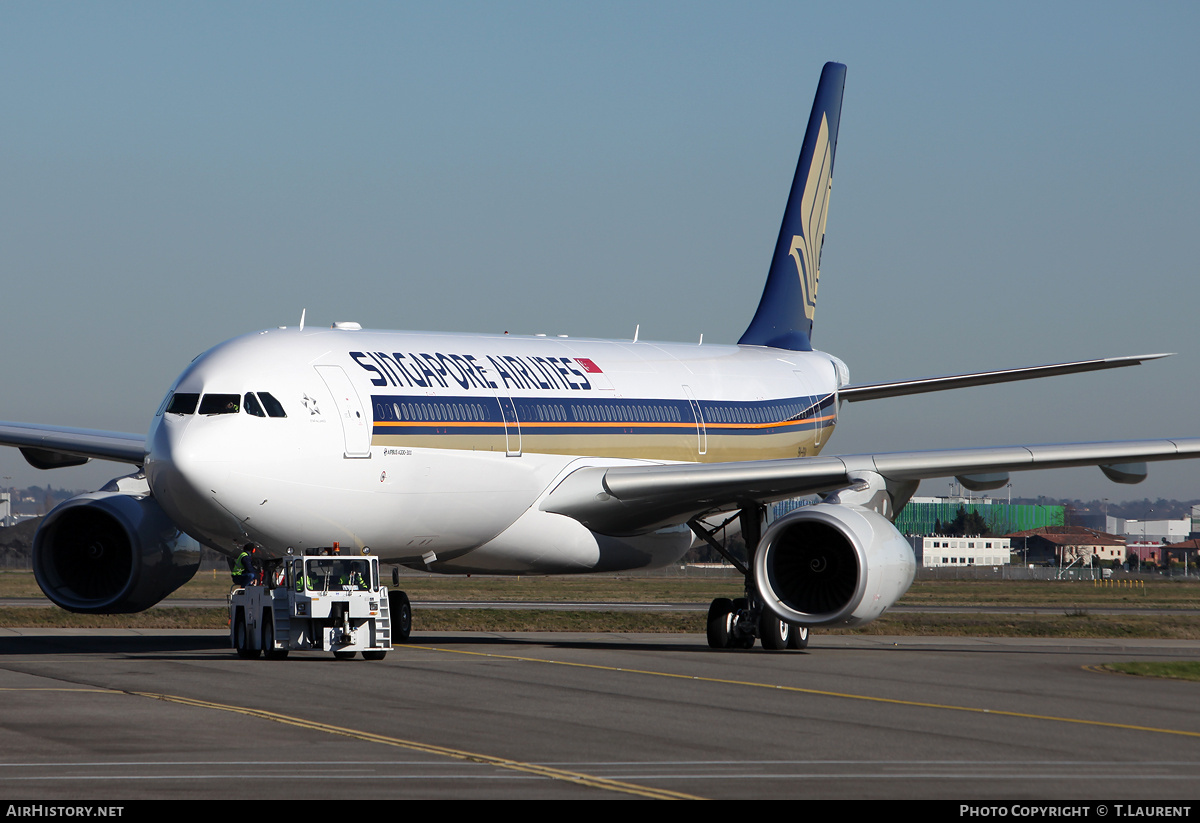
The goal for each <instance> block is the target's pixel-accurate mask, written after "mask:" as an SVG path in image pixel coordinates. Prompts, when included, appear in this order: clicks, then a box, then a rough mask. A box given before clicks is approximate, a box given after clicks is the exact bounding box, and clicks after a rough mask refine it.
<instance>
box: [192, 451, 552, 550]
mask: <svg viewBox="0 0 1200 823" xmlns="http://www.w3.org/2000/svg"><path fill="white" fill-rule="evenodd" d="M404 452H405V453H404V454H403V455H396V454H393V455H390V456H388V457H384V456H383V450H382V449H373V450H372V457H371V459H368V460H361V459H344V458H336V459H334V458H328V459H325V460H323V461H321V463H320V464H319V465H318V468H317V470H316V471H314V466H313V462H312V461H311V460H310V461H306V462H305V463H304V464H303V466H301V465H300V464H296V465H292V466H286V465H285V466H283V467H282V468H283V470H282V471H280V468H281V467H280V466H279V464H261V465H260V466H258V467H257V470H256V467H254V466H247V465H242V466H239V468H238V470H236V471H233V472H230V474H229V475H228V477H227V478H226V480H225V482H224V484H223V488H222V489H220V490H218V491H217V493H216V494H215V497H216V499H217V500H218V502H220V503H221V505H222V506H224V507H225V508H227V509H228V510H229V511H231V512H233V513H235V514H236V520H237V521H239V523H240V525H238V526H237V529H238V533H237V534H229V535H228V539H230V540H233V541H237V540H246V539H251V540H254V541H256V542H259V543H261V544H262V545H264V546H265V547H266V548H267V549H268V551H269V552H271V553H273V554H278V553H281V552H282V551H284V550H285V549H286V548H287V547H289V546H290V547H292V548H294V549H297V550H300V549H304V548H312V547H319V546H329V545H331V544H332V543H334V542H338V543H340V544H341V545H342V546H344V547H346V548H348V549H350V550H358V549H361V548H363V547H364V546H365V547H369V548H370V549H371V551H372V552H373V553H375V554H377V555H379V556H380V557H381V558H382V559H384V560H389V561H393V562H410V561H413V560H414V559H419V558H421V557H423V556H425V555H427V554H428V553H429V552H431V551H432V552H434V553H435V554H437V555H439V556H444V557H452V556H455V555H456V554H459V553H462V552H465V551H467V550H469V549H471V548H473V547H475V546H479V545H480V544H481V543H485V542H486V541H488V540H490V539H491V538H493V537H495V536H496V534H497V533H498V532H500V531H502V530H503V529H504V528H505V527H507V526H508V525H509V524H511V523H512V522H513V521H515V520H516V519H517V518H518V517H520V515H521V513H522V512H523V511H525V510H526V509H527V508H528V507H529V506H530V504H531V503H532V502H533V501H534V500H535V499H536V498H537V496H538V494H540V493H541V491H542V490H543V489H544V488H545V485H546V484H547V483H548V482H549V480H550V479H551V478H552V477H553V476H554V474H555V473H556V472H557V467H556V466H550V467H543V469H542V470H539V466H538V463H537V461H532V460H529V461H522V460H519V459H510V458H506V457H505V456H504V454H503V453H501V454H499V455H495V456H494V458H493V459H483V460H480V459H479V457H480V455H478V454H473V453H470V452H467V453H465V454H464V453H460V452H453V451H447V450H438V451H431V450H423V449H406V450H404ZM556 462H557V463H561V462H562V461H561V460H559V461H556ZM289 469H290V470H289Z"/></svg>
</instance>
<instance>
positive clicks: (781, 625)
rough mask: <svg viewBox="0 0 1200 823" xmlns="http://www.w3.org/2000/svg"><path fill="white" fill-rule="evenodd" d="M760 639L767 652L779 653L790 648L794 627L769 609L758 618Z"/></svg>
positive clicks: (763, 611)
mask: <svg viewBox="0 0 1200 823" xmlns="http://www.w3.org/2000/svg"><path fill="white" fill-rule="evenodd" d="M758 637H759V639H760V640H761V641H762V647H763V648H764V649H766V650H767V651H772V652H778V651H783V650H784V649H786V648H788V644H789V642H791V639H792V627H791V625H789V624H788V623H787V622H786V621H784V620H780V619H779V618H778V617H776V616H775V615H774V614H773V613H772V612H770V611H768V610H767V609H763V610H762V614H760V615H759V617H758Z"/></svg>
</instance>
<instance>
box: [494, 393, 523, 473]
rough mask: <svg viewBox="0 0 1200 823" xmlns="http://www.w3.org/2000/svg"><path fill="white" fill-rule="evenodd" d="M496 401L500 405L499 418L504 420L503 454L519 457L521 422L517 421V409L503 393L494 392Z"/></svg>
mask: <svg viewBox="0 0 1200 823" xmlns="http://www.w3.org/2000/svg"><path fill="white" fill-rule="evenodd" d="M496 401H497V402H499V404H500V416H501V418H503V420H504V445H505V454H507V455H508V456H509V457H520V456H521V421H520V420H518V419H517V407H516V405H515V404H514V403H513V401H512V398H511V397H509V396H508V395H507V394H504V393H503V392H499V391H498V392H496Z"/></svg>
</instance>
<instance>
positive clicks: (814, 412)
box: [792, 370, 825, 454]
mask: <svg viewBox="0 0 1200 823" xmlns="http://www.w3.org/2000/svg"><path fill="white" fill-rule="evenodd" d="M792 374H794V375H796V381H797V382H798V383H799V384H800V395H801V396H802V397H806V398H808V399H807V400H806V401H805V408H804V411H803V413H801V415H800V419H801V420H809V419H813V420H815V419H816V418H817V417H819V416H820V413H821V408H820V403H821V399H820V398H819V397H817V395H816V392H815V391H814V390H813V387H812V382H811V381H810V380H809V379H808V378H807V377H806V376H805V375H804V372H802V371H799V370H796V371H793V372H792ZM813 438H814V439H813V449H814V454H815V453H816V451H815V450H819V449H820V448H821V444H822V443H823V442H824V440H825V429H824V427H823V426H822V425H821V424H820V423H817V424H816V428H815V429H814V430H813Z"/></svg>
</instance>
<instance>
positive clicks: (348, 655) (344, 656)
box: [333, 652, 358, 660]
mask: <svg viewBox="0 0 1200 823" xmlns="http://www.w3.org/2000/svg"><path fill="white" fill-rule="evenodd" d="M356 654H358V652H334V653H333V656H334V657H336V658H337V659H338V660H353V659H354V655H356Z"/></svg>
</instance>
